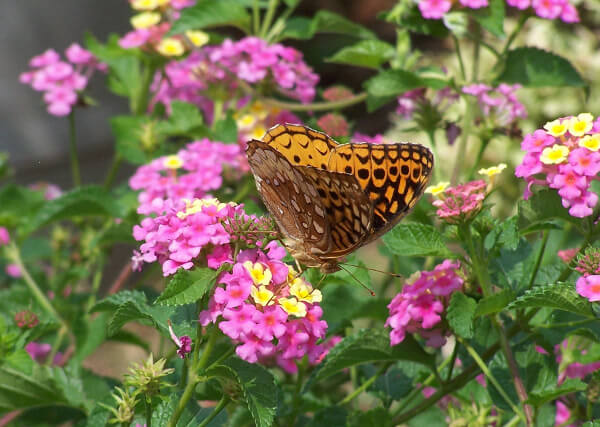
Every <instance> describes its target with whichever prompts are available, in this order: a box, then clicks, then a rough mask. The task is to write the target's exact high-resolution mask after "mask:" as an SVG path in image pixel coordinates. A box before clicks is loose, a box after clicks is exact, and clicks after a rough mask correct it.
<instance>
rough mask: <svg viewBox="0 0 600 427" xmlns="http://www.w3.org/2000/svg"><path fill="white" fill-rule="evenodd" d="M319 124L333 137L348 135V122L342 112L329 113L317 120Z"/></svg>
mask: <svg viewBox="0 0 600 427" xmlns="http://www.w3.org/2000/svg"><path fill="white" fill-rule="evenodd" d="M317 125H318V126H319V127H320V128H321V129H322V130H323V132H325V133H326V134H328V135H330V136H332V137H339V136H346V135H348V122H347V121H346V119H345V118H344V116H342V115H341V114H337V113H328V114H325V115H324V116H321V118H320V119H319V120H317Z"/></svg>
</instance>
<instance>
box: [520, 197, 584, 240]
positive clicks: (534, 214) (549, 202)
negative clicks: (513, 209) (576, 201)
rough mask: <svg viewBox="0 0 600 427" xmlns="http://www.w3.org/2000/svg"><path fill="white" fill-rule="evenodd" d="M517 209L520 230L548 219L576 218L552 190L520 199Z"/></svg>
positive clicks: (571, 219)
mask: <svg viewBox="0 0 600 427" xmlns="http://www.w3.org/2000/svg"><path fill="white" fill-rule="evenodd" d="M517 209H518V217H519V221H518V225H519V229H520V230H521V231H522V232H523V230H527V229H529V228H531V227H532V226H534V225H537V224H540V223H546V222H547V221H548V220H554V219H563V220H567V221H575V220H576V219H575V218H573V217H571V216H570V215H569V212H568V210H567V209H565V208H564V207H563V206H562V202H561V200H560V196H559V195H558V194H557V193H556V191H554V190H542V191H537V192H535V193H534V194H533V195H532V196H531V197H530V198H529V199H528V200H522V201H520V202H519V204H518V205H517Z"/></svg>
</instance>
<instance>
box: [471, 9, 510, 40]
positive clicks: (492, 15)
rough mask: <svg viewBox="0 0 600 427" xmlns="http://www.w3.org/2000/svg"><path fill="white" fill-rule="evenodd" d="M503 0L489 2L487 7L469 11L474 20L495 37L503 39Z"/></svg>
mask: <svg viewBox="0 0 600 427" xmlns="http://www.w3.org/2000/svg"><path fill="white" fill-rule="evenodd" d="M504 3H505V2H504V0H490V2H489V5H488V7H482V8H481V9H474V10H470V13H471V14H472V15H473V16H474V17H475V20H476V21H477V22H479V24H481V26H482V27H483V28H485V29H486V30H488V31H489V32H490V33H492V34H493V35H495V36H496V37H504V16H505V6H504Z"/></svg>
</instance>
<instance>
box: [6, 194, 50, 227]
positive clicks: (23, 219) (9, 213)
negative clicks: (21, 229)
mask: <svg viewBox="0 0 600 427" xmlns="http://www.w3.org/2000/svg"><path fill="white" fill-rule="evenodd" d="M45 203H47V202H46V201H45V200H44V196H43V195H42V193H41V192H39V191H33V190H30V189H28V188H23V187H19V186H17V185H14V184H8V185H5V186H3V187H2V189H0V224H2V225H5V226H9V227H16V226H17V225H18V224H24V225H25V226H26V227H27V226H29V222H30V221H31V219H30V218H31V217H32V216H34V215H35V213H36V212H37V211H38V209H39V208H40V207H41V206H43V205H44V204H45Z"/></svg>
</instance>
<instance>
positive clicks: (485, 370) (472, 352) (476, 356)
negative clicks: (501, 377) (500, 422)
mask: <svg viewBox="0 0 600 427" xmlns="http://www.w3.org/2000/svg"><path fill="white" fill-rule="evenodd" d="M461 343H462V344H463V345H464V347H465V349H466V350H467V352H468V353H469V355H470V356H471V357H472V358H473V360H474V361H475V363H476V364H477V365H478V366H479V369H481V371H482V372H483V373H484V374H485V376H486V378H488V379H489V381H490V382H491V383H492V384H493V385H494V387H495V388H496V390H498V393H499V394H500V396H502V398H503V399H504V400H505V401H506V403H508V405H509V406H510V407H511V409H512V410H513V411H514V413H515V414H517V415H519V418H521V420H522V421H523V422H525V415H524V414H523V413H522V412H521V410H520V409H519V408H518V407H517V405H515V404H514V403H513V402H512V401H511V400H510V398H509V397H508V395H507V394H506V392H505V391H504V389H503V388H502V387H500V384H498V381H496V378H494V376H493V375H492V372H491V371H490V370H489V369H488V367H487V365H486V364H485V362H484V361H483V360H482V359H481V357H480V356H479V354H478V353H477V352H476V351H475V349H474V348H473V347H471V346H470V345H469V344H468V343H467V342H465V341H464V340H461Z"/></svg>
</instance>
